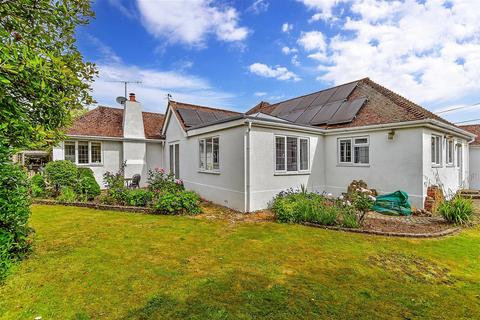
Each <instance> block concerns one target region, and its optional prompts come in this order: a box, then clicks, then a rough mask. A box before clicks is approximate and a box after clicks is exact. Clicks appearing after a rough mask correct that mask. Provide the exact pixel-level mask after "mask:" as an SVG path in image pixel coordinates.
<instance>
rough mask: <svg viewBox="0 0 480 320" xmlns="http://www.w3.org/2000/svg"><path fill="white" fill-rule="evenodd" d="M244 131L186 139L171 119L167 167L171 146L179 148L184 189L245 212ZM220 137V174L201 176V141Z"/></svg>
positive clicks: (241, 128) (203, 174)
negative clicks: (175, 145) (176, 145)
mask: <svg viewBox="0 0 480 320" xmlns="http://www.w3.org/2000/svg"><path fill="white" fill-rule="evenodd" d="M244 132H245V127H234V128H229V129H224V130H219V131H216V132H210V133H208V134H205V135H199V136H194V137H188V138H187V137H185V135H184V133H183V131H182V128H181V127H180V124H179V123H178V120H177V118H176V117H175V116H172V118H171V119H170V121H169V123H168V127H167V130H166V142H165V152H164V167H165V169H167V170H168V169H169V152H170V151H169V150H170V149H169V145H170V144H171V143H179V145H180V178H181V179H182V180H183V181H184V184H185V187H186V188H187V189H189V190H194V191H195V192H197V193H198V194H200V196H201V197H203V198H204V199H207V200H209V201H212V202H214V203H217V204H220V205H224V206H227V207H229V208H232V209H235V210H239V211H244V175H243V172H244V170H243V169H244V153H243V150H244V149H243V137H244ZM213 136H218V137H219V143H220V149H219V151H220V170H219V171H220V172H219V173H205V172H200V171H199V169H198V167H199V165H198V163H199V154H198V151H199V150H198V149H199V146H198V144H199V143H198V141H199V139H201V138H204V137H213Z"/></svg>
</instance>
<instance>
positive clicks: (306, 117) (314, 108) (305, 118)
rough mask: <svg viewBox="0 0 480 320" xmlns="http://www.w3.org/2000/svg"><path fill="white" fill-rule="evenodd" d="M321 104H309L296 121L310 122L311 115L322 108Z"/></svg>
mask: <svg viewBox="0 0 480 320" xmlns="http://www.w3.org/2000/svg"><path fill="white" fill-rule="evenodd" d="M322 107H323V104H321V105H315V106H310V107H308V108H307V110H305V112H304V113H302V115H301V116H300V117H298V119H297V121H296V122H297V123H302V124H310V122H311V121H312V119H313V117H315V115H316V114H317V113H318V112H319V111H320V109H322Z"/></svg>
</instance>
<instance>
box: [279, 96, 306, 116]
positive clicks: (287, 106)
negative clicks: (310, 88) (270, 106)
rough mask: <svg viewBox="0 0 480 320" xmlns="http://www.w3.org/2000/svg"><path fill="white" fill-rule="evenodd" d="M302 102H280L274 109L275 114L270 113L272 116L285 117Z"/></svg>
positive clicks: (298, 99)
mask: <svg viewBox="0 0 480 320" xmlns="http://www.w3.org/2000/svg"><path fill="white" fill-rule="evenodd" d="M301 100H302V98H296V99H292V100H288V101H284V102H280V103H279V104H278V106H277V107H276V108H275V110H274V111H275V113H273V112H272V115H274V116H279V115H285V114H288V113H290V112H292V111H293V109H295V107H296V106H297V105H298V103H299V102H300V101H301Z"/></svg>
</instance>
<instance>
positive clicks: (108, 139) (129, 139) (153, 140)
mask: <svg viewBox="0 0 480 320" xmlns="http://www.w3.org/2000/svg"><path fill="white" fill-rule="evenodd" d="M68 139H75V140H82V139H83V140H100V141H117V142H123V141H133V142H152V143H162V142H163V141H164V140H163V139H142V138H122V137H104V136H83V135H75V134H69V135H67V139H66V140H68Z"/></svg>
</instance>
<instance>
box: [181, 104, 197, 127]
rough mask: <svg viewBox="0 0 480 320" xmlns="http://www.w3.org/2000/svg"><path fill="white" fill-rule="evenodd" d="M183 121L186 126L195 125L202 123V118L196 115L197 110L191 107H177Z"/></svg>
mask: <svg viewBox="0 0 480 320" xmlns="http://www.w3.org/2000/svg"><path fill="white" fill-rule="evenodd" d="M178 112H179V113H180V116H181V117H182V119H183V122H184V123H185V125H186V126H187V127H192V126H196V125H199V124H202V120H201V119H200V117H199V116H198V114H197V112H196V111H195V110H192V109H180V108H179V109H178Z"/></svg>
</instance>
